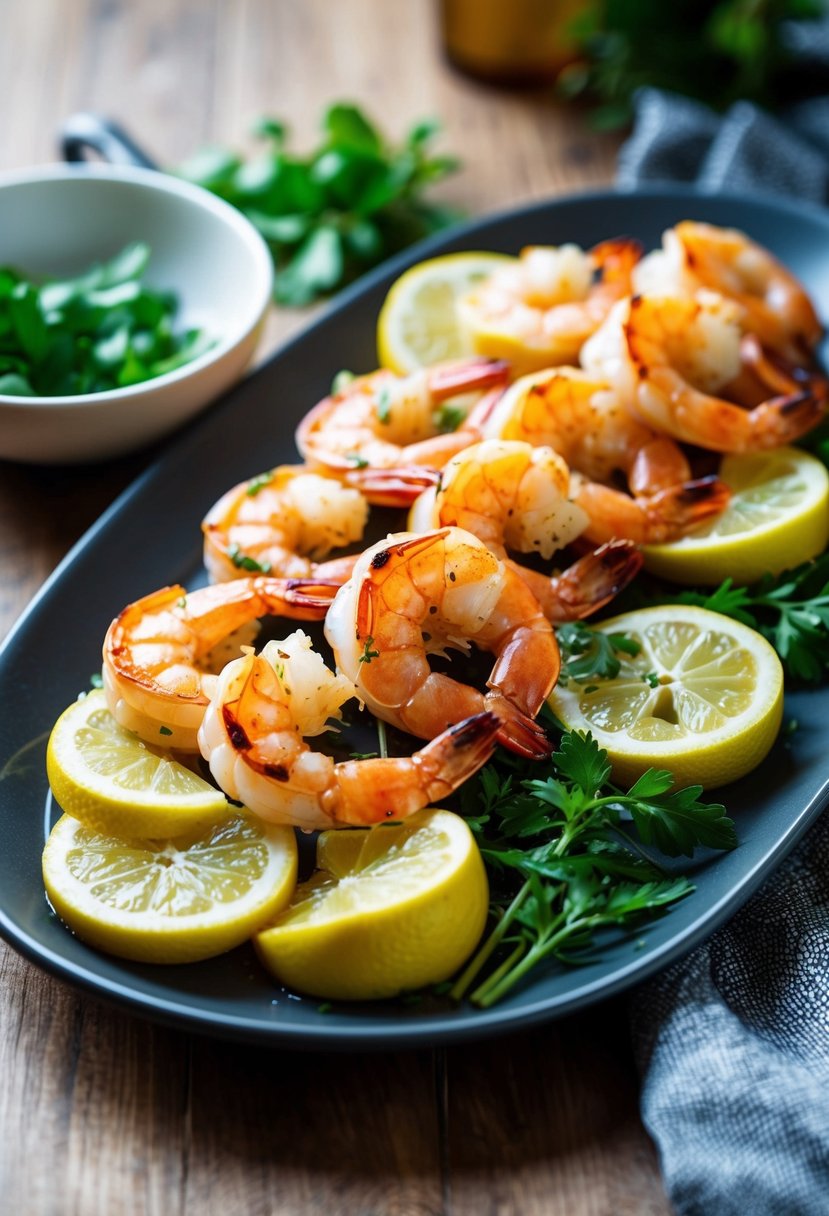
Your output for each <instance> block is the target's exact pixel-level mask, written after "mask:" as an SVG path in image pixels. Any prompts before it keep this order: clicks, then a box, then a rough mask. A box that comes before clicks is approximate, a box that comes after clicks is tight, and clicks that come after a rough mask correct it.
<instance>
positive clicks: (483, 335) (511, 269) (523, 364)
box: [458, 239, 642, 375]
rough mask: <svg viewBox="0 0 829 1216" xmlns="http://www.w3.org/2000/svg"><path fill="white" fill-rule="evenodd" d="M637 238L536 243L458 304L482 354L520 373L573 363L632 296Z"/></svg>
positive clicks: (474, 342) (498, 269)
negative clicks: (587, 245)
mask: <svg viewBox="0 0 829 1216" xmlns="http://www.w3.org/2000/svg"><path fill="white" fill-rule="evenodd" d="M641 255H642V247H641V245H640V244H639V242H638V241H632V240H628V239H619V240H613V241H603V242H602V244H600V245H596V246H595V247H594V248H593V249H591V250H590V251H589V252H585V251H584V250H582V249H580V248H579V247H578V245H561V246H558V247H548V246H539V245H534V246H529V247H528V248H526V249H523V250H522V251H521V256H520V257H519V258H517V259H516V260H515V261H513V262H511V263H505V264H504V265H503V266H499V267H498V268H497V269H496V270H495V271H494V272H493V274H492V275H491V276H490V277H489V278H488V279H486V280H485V281H484V283H482V284H481V286H480V287H476V288H475V289H474V290H473V291H471V292H470V293H469V294H468V295H466V296H465V297H463V298H462V299H461V300H460V301H459V303H458V313H459V316H460V319H461V323H462V325H463V326H464V328H465V329H466V331H467V332H468V334H469V336H470V337H471V340H472V343H473V345H474V347H475V349H476V350H477V351H478V352H479V353H480V354H484V355H493V356H496V357H499V358H504V359H508V360H509V361H510V363H511V364H512V369H513V373H514V374H515V375H523V374H524V373H526V372H531V371H538V370H540V369H541V368H544V367H550V366H552V365H554V364H561V363H574V362H575V361H576V360H577V359H578V355H579V350H580V349H581V346H582V344H583V342H584V341H585V340H586V339H587V338H588V337H589V336H590V334H592V333H593V331H594V330H596V329H598V327H599V325H600V324H601V323H602V321H603V320H604V318H605V317H606V316H607V313H608V311H609V310H610V307H611V305H613V304H614V303H615V302H616V301H617V300H619V299H621V298H622V297H623V296H626V295H628V294H629V293H630V276H631V271H632V270H633V267H634V266H635V264H636V262H637V261H638V259H639V258H640V257H641Z"/></svg>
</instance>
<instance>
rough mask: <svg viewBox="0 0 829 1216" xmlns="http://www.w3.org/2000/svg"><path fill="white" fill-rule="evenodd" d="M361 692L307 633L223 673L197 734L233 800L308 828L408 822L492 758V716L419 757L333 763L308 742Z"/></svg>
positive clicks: (460, 727) (448, 735) (449, 734)
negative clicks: (313, 644) (313, 648)
mask: <svg viewBox="0 0 829 1216" xmlns="http://www.w3.org/2000/svg"><path fill="white" fill-rule="evenodd" d="M353 695H354V688H353V686H352V685H351V683H350V681H348V680H346V679H345V678H344V677H342V676H335V675H334V674H333V672H331V671H329V670H328V668H327V667H326V666H325V664H324V662H323V660H322V659H321V658H320V656H319V655H316V654H315V653H314V652H313V651H311V650H310V639H309V638H306V637H305V635H304V634H302V633H301V632H297V633H296V634H294V635H292V636H291V637H290V638H287V639H286V640H285V641H284V642H270V643H268V645H267V646H266V647H265V649H264V650H263V651H262V654H261V655H255V654H253V653H250V654H247V655H245V656H244V657H243V658H240V659H235V660H234V661H233V662H231V663H229V664H228V665H227V666H226V667H225V668H224V670H223V671H222V673H221V675H220V676H219V678H218V681H217V684H216V688H215V690H214V693H213V696H212V697H211V701H210V705H209V706H208V708H207V712H206V714H205V716H204V722H203V723H202V726H201V729H200V731H199V744H200V747H201V751H202V755H203V756H204V757H205V759H206V760H207V761H208V763H209V765H210V771H211V773H212V774H213V776H214V778H215V780H216V781H217V782H218V784H219V786H220V787H221V788H222V789H223V790H224V792H225V793H226V794H227V795H228V796H229V797H231V798H237V799H239V801H241V802H244V803H245V805H246V806H248V807H249V808H250V809H251V810H252V811H253V812H254V813H255V814H257V815H259V816H260V817H261V818H262V819H267V820H269V821H270V822H273V823H284V824H292V825H294V826H295V827H299V828H303V829H304V830H306V831H310V830H314V829H317V828H335V827H344V826H350V825H365V824H372V823H377V822H381V821H383V820H387V819H402V818H404V817H405V816H406V815H410V814H412V812H413V811H417V810H420V808H421V807H424V806H428V805H429V803H431V802H437V801H440V800H441V799H442V798H445V797H446V796H447V795H448V794H451V792H452V791H453V790H454V789H456V788H457V786H458V785H460V784H461V782H462V781H465V780H466V778H467V777H471V776H472V775H473V773H475V772H476V771H477V770H478V769H479V768H480V767H481V765H482V764H485V763H486V761H487V760H488V759H489V757H490V755H491V754H492V751H493V748H494V746H495V734H496V731H497V729H498V719H497V718H496V717H495V715H494V714H492V713H488V712H486V713H481V714H478V715H477V716H476V717H473V718H469V719H468V720H467V721H465V722H460V723H458V724H457V725H455V726H452V727H450V728H449V729H448V730H446V731H444V732H443V733H442V734H440V735H438V737H437V738H436V739H433V740H432V741H431V742H430V743H429V744H427V746H426V747H424V748H422V749H421V750H420V751H417V752H415V753H414V755H413V756H406V757H394V758H392V757H389V758H381V759H374V760H347V761H345V762H343V763H340V764H335V763H334V761H333V760H332V759H331V757H329V756H326V755H323V754H322V753H321V752H315V751H313V750H312V749H311V747H310V746H309V745H308V743H307V742H306V737H308V736H313V735H318V734H320V733H321V731H322V730H324V729H326V722H327V720H328V719H329V718H331V717H337V716H339V712H340V707H341V705H342V703H343V702H344V701H345V700H347V699H348V698H349V697H351V696H353Z"/></svg>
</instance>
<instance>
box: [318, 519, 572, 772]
mask: <svg viewBox="0 0 829 1216" xmlns="http://www.w3.org/2000/svg"><path fill="white" fill-rule="evenodd" d="M325 636H326V637H327V639H328V641H329V642H330V644H331V646H332V647H333V649H334V653H335V655H336V658H337V665H338V667H339V669H340V670H341V671H343V672H344V673H345V674H346V675H347V676H348V677H349V679H351V680H353V681H354V684H355V685H356V687H357V691H358V695H359V696H360V697H361V698H362V700H363V701H365V703H366V704H367V705H368V707H369V709H371V711H372V712H373V713H374V714H376V715H377V717H378V718H382V719H383V720H384V721H386V722H391V723H392V724H393V725H394V726H399V727H400V728H401V729H403V730H406V731H409V732H410V733H411V734H413V735H417V736H418V737H419V738H421V739H431V738H433V737H434V736H435V735H437V734H439V733H440V732H441V731H443V730H445V729H446V728H447V727H448V726H450V725H452V724H453V723H456V722H459V721H461V720H462V719H463V718H468V717H470V716H471V715H474V714H477V713H479V712H481V711H482V710H485V709H491V710H493V711H494V712H495V713H496V714H497V716H498V718H499V720H500V726H499V730H498V738H499V741H500V742H502V743H503V744H505V746H507V747H509V748H511V749H512V750H513V751H516V752H518V753H519V754H522V755H527V756H544V755H548V754H549V751H550V747H549V743H548V741H547V739H546V736H545V735H544V732H543V731H542V730H541V728H540V727H538V726H537V725H536V723H535V722H534V721H533V718H534V717H535V715H536V714H537V713H538V711H539V709H540V708H541V706H542V705H543V704H544V701H545V700H546V698H547V696H548V695H549V693H550V691H551V690H552V688H553V685H554V684H555V682H556V679H557V678H558V671H559V654H558V647H557V645H556V640H555V636H554V634H553V630H552V626H551V625H550V622H549V621H548V620H547V618H546V617H545V616H544V614H543V612H542V611H541V607H540V605H539V603H538V601H537V600H536V598H535V597H534V595H533V594H532V592H531V591H530V590H529V588H528V587H527V586H526V584H525V583H523V582H522V581H521V579H520V578H519V577H518V575H517V574H515V572H514V571H513V570H511V569H510V567H509V566H507V565H506V564H505V563H504V562H502V561H499V559H498V558H497V557H496V556H495V555H494V554H493V553H491V552H490V550H489V549H488V548H487V547H486V545H485V544H484V543H483V542H482V541H480V540H478V539H477V537H475V536H472V535H471V533H469V532H466V531H464V530H463V529H461V528H441V529H439V530H437V531H433V532H428V533H426V534H424V535H420V534H414V533H409V532H401V533H397V534H396V535H393V536H390V537H387V538H386V540H383V541H380V542H379V543H378V544H376V545H373V546H372V547H371V548H370V549H367V550H366V552H365V553H364V554H363V555H362V556H361V557H360V559H359V561H358V562H357V564H356V566H355V567H354V573H353V574H352V576H351V578H350V579H349V581H348V582H347V583H346V584H345V585H344V586H343V587H342V588H341V589H340V591H339V592H338V593H337V596H336V598H335V600H334V603H333V605H332V607H331V609H330V611H329V613H328V616H327V618H326V624H325ZM471 643H474V644H475V645H476V646H478V647H480V648H481V649H482V650H487V651H490V652H492V653H494V654H495V656H496V663H495V666H494V668H493V670H492V673H491V675H490V677H489V680H488V681H487V686H488V688H489V689H490V691H489V692H487V693H486V694H482V693H480V692H478V691H477V689H475V688H472V687H471V686H470V685H469V684H463V683H460V682H459V681H457V680H454V679H452V678H451V677H450V676H448V675H444V674H441V673H438V672H433V671H432V670H431V668H430V666H429V655H430V654H441V655H443V654H445V653H446V650H447V649H448V648H456V649H459V650H462V651H464V652H468V650H469V648H470V644H471Z"/></svg>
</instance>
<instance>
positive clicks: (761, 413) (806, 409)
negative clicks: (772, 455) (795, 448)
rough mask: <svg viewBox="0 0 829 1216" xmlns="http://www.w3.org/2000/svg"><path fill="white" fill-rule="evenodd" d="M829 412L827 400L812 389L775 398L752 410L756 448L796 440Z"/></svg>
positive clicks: (774, 446)
mask: <svg viewBox="0 0 829 1216" xmlns="http://www.w3.org/2000/svg"><path fill="white" fill-rule="evenodd" d="M825 413H826V399H825V398H821V397H819V396H816V395H815V393H813V392H812V391H811V389H807V390H805V391H801V392H797V393H786V394H783V395H782V396H779V397H772V398H771V399H770V400H769V401H764V402H763V403H762V404H761V405H756V406H755V407H754V409H753V410H751V411H750V414H749V416H750V418H751V434H752V437H753V439H754V445H753V446H754V447H755V448H776V447H780V446H781V445H782V444H785V443H794V441H795V440H796V439H800V438H801V437H802V436H803V435H805V434H807V432H808V431H811V430H813V429H814V428H815V427H816V426H817V425H818V423H819V422H820V421H821V420H822V419H823V416H824V414H825Z"/></svg>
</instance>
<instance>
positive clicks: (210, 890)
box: [43, 812, 297, 963]
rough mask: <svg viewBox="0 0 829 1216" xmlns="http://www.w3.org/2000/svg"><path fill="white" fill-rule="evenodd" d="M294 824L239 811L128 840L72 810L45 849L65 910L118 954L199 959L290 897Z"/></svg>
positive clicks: (49, 887) (72, 924) (58, 902)
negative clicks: (197, 830) (195, 829)
mask: <svg viewBox="0 0 829 1216" xmlns="http://www.w3.org/2000/svg"><path fill="white" fill-rule="evenodd" d="M296 866H297V852H296V839H295V836H294V832H293V830H292V829H291V828H285V827H275V826H273V825H271V824H265V823H263V822H261V821H260V820H258V819H256V818H255V817H254V816H252V815H250V814H249V813H244V812H241V813H235V814H233V815H232V816H230V817H229V818H228V819H226V820H225V822H223V823H221V824H219V825H217V826H215V827H212V828H210V829H208V830H207V831H206V832H204V833H202V834H201V835H197V836H190V837H186V838H178V839H173V840H164V839H162V840H150V839H143V840H142V839H135V840H123V839H120V838H118V837H115V836H111V835H105V834H103V833H100V832H96V831H94V830H93V829H91V828H89V827H86V826H85V825H84V824H82V823H79V822H78V821H77V820H76V819H73V818H72V817H71V816H70V815H64V816H63V817H62V818H61V819H59V820H58V822H57V823H56V824H55V827H54V828H53V829H52V832H51V834H50V836H49V840H48V841H47V843H46V848H45V849H44V852H43V880H44V884H45V886H46V891H47V894H48V896H49V898H50V900H51V901H52V904H53V906H54V908H55V911H56V912H57V913H58V915H59V916H60V918H61V919H62V920H63V921H64V922H65V923H66V924H67V925H68V926H69V928H70V929H72V930H73V931H74V932H75V933H77V935H78V937H80V938H81V939H82V940H84V941H88V942H89V943H90V944H91V945H94V946H97V947H98V948H99V949H101V950H105V951H107V952H109V953H111V954H116V955H120V956H121V957H124V958H130V959H137V960H140V961H143V962H154V963H182V962H194V961H196V960H198V959H203V958H209V957H211V956H213V955H215V954H220V953H222V952H223V951H225V950H230V949H231V948H232V947H234V946H237V945H239V944H240V943H241V942H243V941H245V940H247V938H249V937H250V936H251V934H252V933H253V932H254V931H255V930H256V929H258V928H260V927H261V926H262V925H263V924H265V923H266V922H267V920H268V919H270V918H271V917H272V916H273V915H274V913H275V912H276V911H277V910H278V909H279V908H280V907H282V906H283V905H284V904H285V903H287V901H288V899H289V898H290V896H291V894H292V892H293V889H294V885H295V881H296Z"/></svg>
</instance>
